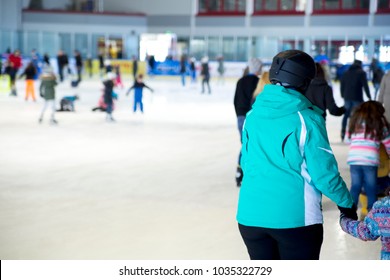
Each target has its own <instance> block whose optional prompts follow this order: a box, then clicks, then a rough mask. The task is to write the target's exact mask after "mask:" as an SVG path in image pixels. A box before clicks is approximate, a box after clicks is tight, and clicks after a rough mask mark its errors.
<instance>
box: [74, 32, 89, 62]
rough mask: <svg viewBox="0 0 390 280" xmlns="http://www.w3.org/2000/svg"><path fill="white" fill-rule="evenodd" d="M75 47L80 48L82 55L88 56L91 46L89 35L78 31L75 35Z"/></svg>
mask: <svg viewBox="0 0 390 280" xmlns="http://www.w3.org/2000/svg"><path fill="white" fill-rule="evenodd" d="M74 47H75V49H76V50H78V51H79V52H80V54H81V56H82V57H84V58H85V57H87V56H88V54H89V49H90V48H89V47H88V35H87V34H79V33H77V34H76V35H75V44H74Z"/></svg>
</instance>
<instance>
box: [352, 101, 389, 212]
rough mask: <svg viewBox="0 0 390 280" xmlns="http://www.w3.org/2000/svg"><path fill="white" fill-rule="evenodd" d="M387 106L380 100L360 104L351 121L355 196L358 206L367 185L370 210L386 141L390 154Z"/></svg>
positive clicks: (353, 192)
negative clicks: (381, 151)
mask: <svg viewBox="0 0 390 280" xmlns="http://www.w3.org/2000/svg"><path fill="white" fill-rule="evenodd" d="M384 113H385V109H384V107H383V106H382V104H381V103H379V102H377V101H367V102H364V103H362V104H361V105H359V106H358V107H357V108H356V110H355V111H354V113H353V114H352V117H351V120H350V124H349V130H348V134H349V139H350V147H349V152H348V158H347V163H348V164H349V166H350V172H351V190H350V192H351V196H352V199H353V202H354V203H355V205H356V206H357V205H358V201H359V195H360V193H361V191H362V188H364V190H365V192H366V195H367V200H368V202H367V211H370V209H371V208H372V206H373V204H374V202H375V201H376V200H377V173H378V165H379V146H380V143H383V144H384V146H385V147H386V150H387V153H388V154H390V134H389V132H390V130H389V128H390V126H389V123H388V121H387V120H386V117H385V116H384Z"/></svg>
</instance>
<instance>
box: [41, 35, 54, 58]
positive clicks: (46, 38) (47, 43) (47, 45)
mask: <svg viewBox="0 0 390 280" xmlns="http://www.w3.org/2000/svg"><path fill="white" fill-rule="evenodd" d="M42 42H44V43H43V45H42V46H41V49H42V53H43V54H45V53H47V54H48V55H49V57H51V58H53V57H55V56H56V55H57V53H56V50H57V49H58V47H57V45H56V34H55V33H54V32H43V33H42Z"/></svg>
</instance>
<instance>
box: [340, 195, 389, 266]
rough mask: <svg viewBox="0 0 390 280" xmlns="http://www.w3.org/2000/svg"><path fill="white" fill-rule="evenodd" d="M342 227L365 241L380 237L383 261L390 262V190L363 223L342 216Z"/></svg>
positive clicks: (373, 207)
mask: <svg viewBox="0 0 390 280" xmlns="http://www.w3.org/2000/svg"><path fill="white" fill-rule="evenodd" d="M340 226H341V228H342V229H343V231H345V232H346V233H348V234H350V235H352V236H353V237H356V238H359V239H361V240H364V241H368V240H376V239H378V238H379V237H380V239H381V243H382V249H381V259H382V260H390V188H387V189H386V191H385V197H384V198H382V199H380V200H378V201H377V202H375V203H374V205H373V206H372V208H371V210H370V212H368V214H367V216H366V217H365V218H364V220H363V221H360V222H359V221H354V220H352V219H350V218H347V217H345V216H344V215H343V214H340Z"/></svg>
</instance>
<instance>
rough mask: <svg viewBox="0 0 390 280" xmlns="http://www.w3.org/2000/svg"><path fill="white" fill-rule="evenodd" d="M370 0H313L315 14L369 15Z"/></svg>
mask: <svg viewBox="0 0 390 280" xmlns="http://www.w3.org/2000/svg"><path fill="white" fill-rule="evenodd" d="M369 5H370V0H313V13H314V14H316V13H317V14H318V13H339V14H345V13H358V14H359V13H368V12H369Z"/></svg>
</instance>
